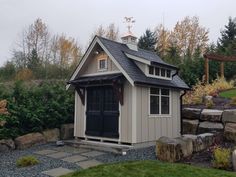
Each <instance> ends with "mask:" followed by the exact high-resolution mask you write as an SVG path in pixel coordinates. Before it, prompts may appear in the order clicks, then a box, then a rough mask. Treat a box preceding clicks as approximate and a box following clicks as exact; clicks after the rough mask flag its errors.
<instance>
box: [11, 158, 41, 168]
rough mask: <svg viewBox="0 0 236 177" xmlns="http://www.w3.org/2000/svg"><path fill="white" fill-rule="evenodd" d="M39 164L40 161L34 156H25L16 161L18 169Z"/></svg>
mask: <svg viewBox="0 0 236 177" xmlns="http://www.w3.org/2000/svg"><path fill="white" fill-rule="evenodd" d="M38 163H39V160H38V159H37V158H36V157H34V156H24V157H21V158H19V159H18V160H17V161H16V165H17V167H27V166H32V165H36V164H38Z"/></svg>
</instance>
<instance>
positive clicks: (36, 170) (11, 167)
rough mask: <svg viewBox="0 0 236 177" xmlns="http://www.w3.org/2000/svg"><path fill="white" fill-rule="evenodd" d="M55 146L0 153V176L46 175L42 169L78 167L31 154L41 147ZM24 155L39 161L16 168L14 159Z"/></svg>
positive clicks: (39, 176)
mask: <svg viewBox="0 0 236 177" xmlns="http://www.w3.org/2000/svg"><path fill="white" fill-rule="evenodd" d="M54 147H55V146H54V145H52V144H47V145H41V146H35V147H32V148H29V149H26V150H15V151H11V152H6V153H0V158H1V159H0V176H1V177H31V176H32V177H33V176H38V177H48V176H47V175H44V174H42V173H41V172H42V171H45V170H49V169H52V168H58V167H64V168H69V169H73V170H75V169H79V167H78V166H77V165H76V164H74V163H68V162H65V161H62V160H59V159H53V158H50V157H47V156H42V155H37V154H33V152H35V151H38V150H43V149H51V148H54ZM25 155H33V156H35V157H36V158H37V159H38V160H39V161H40V163H39V164H38V165H35V166H31V167H23V168H18V167H17V166H16V160H17V159H18V158H20V157H22V156H25Z"/></svg>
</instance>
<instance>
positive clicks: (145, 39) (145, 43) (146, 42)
mask: <svg viewBox="0 0 236 177" xmlns="http://www.w3.org/2000/svg"><path fill="white" fill-rule="evenodd" d="M156 40H157V39H156V34H155V33H154V32H152V31H151V30H150V29H146V31H145V33H144V34H143V35H142V36H141V37H140V38H139V41H138V47H139V48H141V49H145V50H149V51H154V50H155V44H156Z"/></svg>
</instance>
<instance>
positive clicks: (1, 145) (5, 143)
mask: <svg viewBox="0 0 236 177" xmlns="http://www.w3.org/2000/svg"><path fill="white" fill-rule="evenodd" d="M14 149H15V143H14V141H13V140H12V139H2V140H0V152H5V151H9V150H14Z"/></svg>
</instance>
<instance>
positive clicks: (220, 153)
mask: <svg viewBox="0 0 236 177" xmlns="http://www.w3.org/2000/svg"><path fill="white" fill-rule="evenodd" d="M230 158H231V150H230V149H227V148H216V149H215V150H214V151H213V167H215V168H219V169H225V170H226V169H229V168H230V166H231V159H230Z"/></svg>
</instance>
